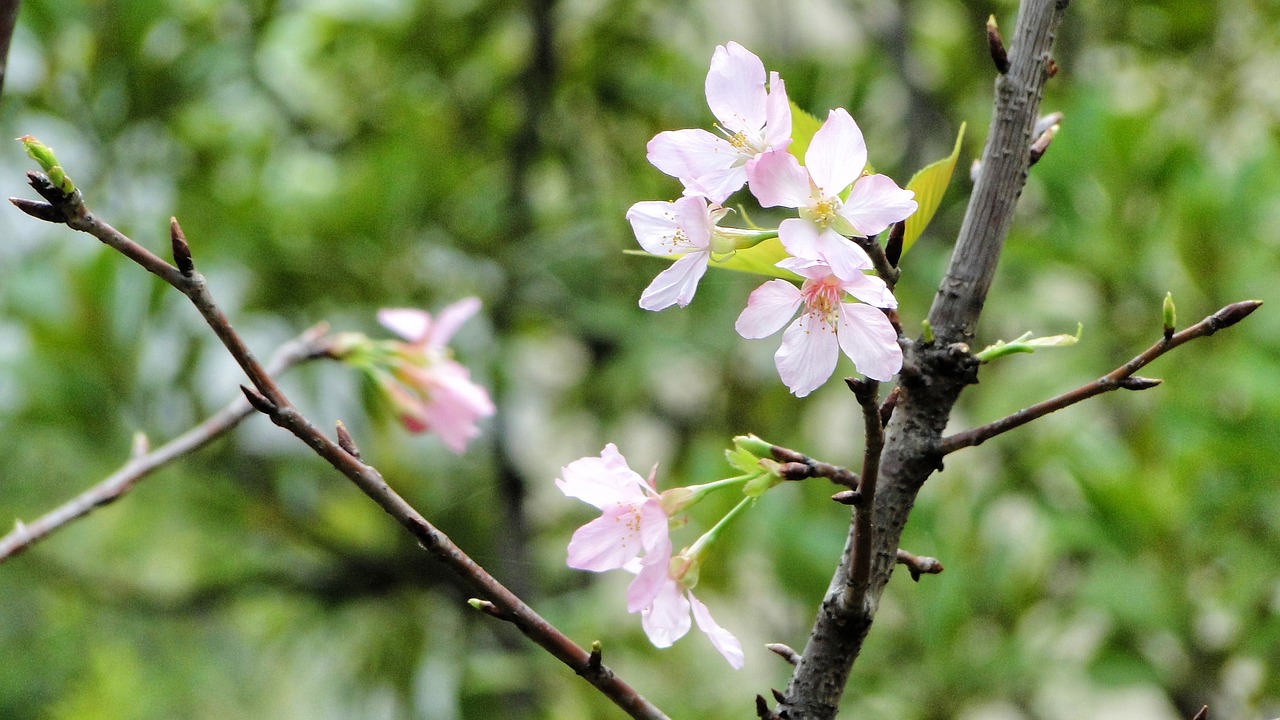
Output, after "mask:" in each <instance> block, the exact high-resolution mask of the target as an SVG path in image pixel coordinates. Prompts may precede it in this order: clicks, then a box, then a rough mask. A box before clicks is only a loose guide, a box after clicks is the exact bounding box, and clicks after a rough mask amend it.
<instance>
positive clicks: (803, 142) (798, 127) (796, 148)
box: [787, 102, 822, 165]
mask: <svg viewBox="0 0 1280 720" xmlns="http://www.w3.org/2000/svg"><path fill="white" fill-rule="evenodd" d="M820 127H822V121H821V120H819V119H818V118H816V117H814V116H812V115H810V114H809V113H807V112H805V111H804V110H802V109H801V108H800V106H799V105H796V104H795V103H794V102H791V144H790V145H788V146H787V152H789V153H791V154H792V155H795V156H796V159H797V160H799V161H800V164H801V165H803V164H804V154H805V151H807V150H808V149H809V143H810V142H812V141H813V135H814V133H816V132H818V128H820Z"/></svg>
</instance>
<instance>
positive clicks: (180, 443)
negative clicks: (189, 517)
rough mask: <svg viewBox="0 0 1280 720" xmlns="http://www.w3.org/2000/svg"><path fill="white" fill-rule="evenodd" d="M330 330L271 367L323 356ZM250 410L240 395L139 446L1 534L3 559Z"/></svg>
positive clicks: (287, 349) (289, 348)
mask: <svg viewBox="0 0 1280 720" xmlns="http://www.w3.org/2000/svg"><path fill="white" fill-rule="evenodd" d="M326 332H328V326H327V325H325V324H320V325H316V326H315V327H312V328H311V329H309V330H307V331H306V332H304V333H302V335H300V336H298V337H297V338H296V339H294V340H292V341H290V342H288V343H286V344H285V345H282V346H281V347H280V349H279V350H278V351H276V355H275V357H274V358H273V359H272V360H271V363H270V365H269V369H270V371H271V372H272V373H276V374H278V373H282V372H285V371H287V370H288V369H290V368H292V367H293V366H295V365H298V364H299V363H302V362H306V361H308V360H313V359H316V358H319V357H323V356H324V355H325V353H326V350H327V343H326V342H324V335H325V333H326ZM252 412H253V409H252V408H251V407H249V403H248V402H246V401H245V400H244V398H237V399H236V400H234V401H233V402H231V403H230V404H228V405H227V406H226V407H224V408H223V409H222V410H220V411H218V412H217V413H215V414H214V415H212V416H211V417H209V418H208V419H207V420H205V421H204V422H202V423H200V424H199V425H197V426H195V427H193V428H191V429H190V430H188V431H187V432H185V433H183V434H181V435H179V436H178V437H176V438H174V439H173V440H170V441H169V442H167V443H165V444H164V445H161V446H160V447H158V448H156V449H154V450H151V451H147V450H145V448H144V449H142V452H138V451H137V447H136V445H135V450H134V451H133V452H132V453H131V456H130V458H129V461H128V462H127V463H125V464H124V465H123V466H122V467H121V468H120V469H119V470H117V471H115V472H114V473H112V474H111V475H110V476H108V477H107V478H105V479H103V480H102V481H101V482H99V483H97V484H96V485H94V486H93V487H90V488H89V489H87V490H85V491H84V492H82V493H80V494H79V495H77V496H75V497H74V498H72V499H70V500H68V501H67V502H65V503H63V504H62V505H59V506H58V507H57V508H55V509H53V510H51V511H49V512H48V513H45V514H44V515H42V516H41V517H40V518H39V519H37V520H33V521H31V522H29V523H23V522H22V521H21V520H19V521H16V522H15V523H14V529H13V530H12V531H11V532H10V533H9V534H8V535H5V536H4V537H2V538H0V563H3V562H4V561H5V560H8V559H9V558H11V557H13V556H14V555H17V554H19V553H21V552H22V551H24V550H26V549H27V548H29V547H31V545H33V544H35V543H36V542H39V541H40V540H43V539H44V538H46V537H48V536H49V535H51V534H53V533H54V532H56V531H57V530H59V529H61V528H63V527H65V526H67V525H68V524H70V523H71V522H73V521H75V520H77V519H79V518H82V517H84V516H86V515H88V514H89V513H91V512H93V511H94V510H96V509H97V508H99V507H102V506H103V505H109V504H111V503H113V502H115V501H116V500H119V499H120V498H121V497H123V496H124V495H125V494H126V493H128V492H129V491H130V490H132V489H133V487H134V486H135V485H137V484H138V482H139V481H140V480H142V479H143V478H145V477H146V476H148V475H150V474H151V473H153V472H155V471H156V470H159V469H160V468H162V467H164V466H166V465H168V464H169V463H172V462H173V461H174V460H177V459H178V458H181V457H184V456H186V455H188V454H190V453H193V452H195V451H197V450H199V449H200V448H202V447H204V446H205V445H208V444H209V443H210V442H212V441H214V440H215V439H217V438H218V437H221V436H222V435H223V434H225V433H226V432H228V431H229V430H231V429H232V428H234V427H236V426H237V425H239V424H240V422H241V421H242V420H244V419H245V418H246V417H248V416H249V415H250V414H251V413H252Z"/></svg>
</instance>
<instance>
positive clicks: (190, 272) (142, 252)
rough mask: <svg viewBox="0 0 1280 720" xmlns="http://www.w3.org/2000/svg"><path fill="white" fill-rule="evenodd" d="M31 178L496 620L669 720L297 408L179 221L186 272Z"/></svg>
mask: <svg viewBox="0 0 1280 720" xmlns="http://www.w3.org/2000/svg"><path fill="white" fill-rule="evenodd" d="M29 177H31V179H32V186H33V187H35V188H36V190H37V192H40V194H41V195H42V196H43V197H44V198H45V199H46V200H48V201H49V203H50V204H51V205H52V206H53V207H54V209H55V210H57V211H59V213H60V214H61V215H62V216H63V217H65V218H66V220H65V222H66V224H67V226H68V227H70V228H72V229H74V230H79V231H81V232H85V233H88V234H90V235H93V236H94V237H96V238H98V239H99V240H101V241H102V242H103V243H105V244H107V245H109V246H111V247H112V248H114V249H116V250H118V251H120V252H121V253H122V254H124V255H125V256H126V257H128V258H129V259H131V260H133V261H134V262H136V263H138V264H139V265H141V266H142V267H143V268H144V269H146V270H147V271H148V272H151V273H152V274H154V275H156V276H157V277H159V278H161V279H162V280H164V281H165V282H167V283H168V284H170V285H172V286H173V287H174V288H176V289H177V290H179V291H180V292H182V294H184V295H186V296H187V298H188V299H190V300H191V303H192V304H193V305H195V307H196V310H197V311H198V312H199V313H200V315H201V316H202V317H203V318H204V320H205V322H206V323H208V324H209V327H210V328H211V329H212V330H213V332H214V334H216V335H217V336H218V339H219V340H221V341H222V343H223V345H224V346H225V347H226V349H227V352H229V353H230V354H231V356H232V357H233V358H234V359H235V361H236V362H237V363H238V364H239V365H240V367H241V368H242V369H243V370H244V372H245V374H246V375H247V376H248V378H249V380H250V382H251V383H252V385H253V387H252V388H247V387H243V386H242V389H243V390H244V391H245V396H246V398H247V399H248V401H249V403H250V404H252V405H254V406H255V407H256V408H257V409H258V410H259V411H261V412H262V413H263V414H265V415H267V416H268V417H270V418H271V421H272V422H274V423H275V424H276V425H279V426H280V427H282V428H284V429H286V430H288V431H289V432H290V433H292V434H293V435H294V436H295V437H297V438H298V439H300V440H302V441H303V442H304V443H306V444H307V446H308V447H310V448H311V449H312V450H313V451H315V453H316V454H317V455H319V456H320V457H322V458H323V459H324V460H325V461H327V462H328V463H329V464H330V465H332V466H333V467H334V468H335V469H336V470H338V472H340V473H342V474H343V475H345V476H346V477H347V478H348V479H349V480H351V482H352V483H354V484H355V485H356V487H358V488H359V489H360V490H361V492H363V493H364V494H365V495H367V496H368V497H369V498H370V499H371V500H373V501H374V502H375V503H377V504H378V506H379V507H381V508H382V509H383V510H384V511H386V513H387V514H388V515H390V516H391V517H392V519H394V520H395V521H396V522H397V523H399V524H400V525H401V526H402V527H404V528H405V529H406V530H408V531H409V533H410V534H411V535H412V536H413V537H414V538H415V539H417V541H418V543H419V544H421V545H422V547H423V548H424V549H426V550H427V551H428V552H430V553H431V554H432V555H434V556H435V557H436V559H438V560H440V561H441V562H442V563H444V564H445V566H446V567H448V568H449V569H450V570H452V571H453V572H454V573H456V574H457V575H458V576H459V577H460V578H461V579H462V580H463V581H464V582H465V583H466V584H467V585H468V586H470V587H471V588H472V589H473V590H474V591H475V592H477V593H478V594H479V595H481V596H482V597H481V598H480V600H481V601H482V602H487V603H490V604H492V605H493V611H492V612H491V614H493V615H495V616H496V617H499V618H501V619H503V620H505V621H507V622H509V623H511V624H512V625H514V626H515V627H516V628H517V629H518V630H519V631H520V632H521V633H523V634H524V635H525V636H526V637H528V638H529V639H530V640H532V641H533V642H534V643H535V644H537V645H538V646H539V647H541V648H543V649H544V650H546V651H547V652H549V653H551V655H552V656H554V657H555V658H556V659H558V660H560V661H561V662H563V663H564V664H565V665H568V666H569V668H570V669H572V670H573V671H574V672H575V673H577V674H578V675H580V676H582V677H583V678H584V679H585V680H586V681H587V682H589V683H591V684H592V685H593V686H595V687H596V688H597V689H598V690H600V692H601V693H603V694H604V695H605V696H606V697H608V698H609V699H610V700H611V701H613V703H614V704H616V705H617V706H618V707H620V708H622V710H624V711H625V712H626V713H627V714H629V715H630V716H631V717H634V718H639V719H643V720H666V717H667V716H666V715H665V714H663V713H662V711H661V710H659V709H658V708H657V707H656V706H654V705H653V704H652V703H650V702H649V701H648V700H646V699H645V698H644V697H643V696H641V695H640V694H639V693H638V692H636V691H635V689H633V688H632V687H631V686H630V685H628V684H627V683H626V682H624V681H623V680H622V679H621V678H619V677H617V675H615V674H614V673H613V671H612V670H610V669H609V668H607V667H605V666H603V665H601V664H599V663H595V662H593V661H592V660H591V656H590V654H589V653H588V652H587V651H586V650H584V649H583V648H582V647H581V646H579V645H577V644H576V643H574V642H573V641H572V640H570V639H569V638H568V637H567V636H566V635H565V634H564V633H562V632H560V630H559V629H557V628H556V627H555V626H553V625H552V624H551V623H549V622H547V621H546V620H545V619H543V618H542V616H540V615H538V613H536V612H535V611H534V610H533V609H532V608H530V607H529V606H528V605H527V604H525V602H524V601H523V600H521V599H520V598H519V597H517V596H516V595H515V593H513V592H511V591H510V590H509V589H507V588H506V587H505V586H504V585H503V584H502V583H500V582H498V580H497V579H496V578H494V577H493V576H492V575H490V574H489V573H488V572H487V571H486V570H485V569H484V568H482V567H481V566H480V565H479V564H477V563H476V562H475V561H474V560H472V559H471V558H470V557H469V556H467V554H466V553H465V552H463V551H462V549H461V548H459V547H458V546H457V545H456V544H454V542H453V541H452V540H451V539H450V538H449V537H448V536H447V535H445V534H444V533H443V532H441V531H440V530H438V529H437V528H436V527H435V526H434V525H432V524H431V523H430V522H428V521H427V519H426V518H424V517H423V516H422V515H421V514H420V513H419V512H418V511H417V510H416V509H414V508H413V506H411V505H410V504H409V503H408V502H406V501H405V500H404V498H402V497H400V495H399V494H397V493H396V491H395V490H393V489H392V488H391V486H389V485H388V484H387V482H386V481H385V480H384V479H383V477H382V474H381V473H379V472H378V470H377V469H376V468H374V467H373V466H372V465H368V464H366V463H364V462H363V461H362V460H361V459H360V458H359V457H357V456H355V455H354V454H352V453H351V452H348V451H347V450H345V449H343V447H342V446H341V445H339V444H338V442H336V441H334V440H332V439H330V438H329V437H328V436H326V435H325V434H324V433H323V432H321V431H320V430H319V429H318V428H317V427H316V426H315V425H314V424H312V423H311V421H310V420H308V419H307V418H306V417H305V416H303V414H302V413H301V412H299V411H298V409H297V408H296V407H294V406H293V404H292V403H291V402H289V399H288V397H286V396H285V394H284V392H283V391H282V390H280V388H279V387H278V386H277V385H276V383H275V381H274V380H273V379H272V378H271V375H270V374H269V373H268V372H266V370H265V369H264V368H263V367H262V366H261V365H260V364H259V363H258V361H257V359H256V358H255V357H254V356H253V353H252V352H251V351H250V350H249V348H248V346H247V345H245V343H244V341H243V340H242V339H241V337H240V336H239V334H237V333H236V331H235V329H234V328H232V327H231V323H230V322H229V321H228V319H227V317H226V314H225V313H223V312H222V309H221V308H220V307H219V306H218V304H217V303H216V302H215V300H214V298H213V295H212V293H211V292H210V291H209V287H208V284H207V283H206V282H205V279H204V277H203V276H202V275H201V274H200V273H199V272H197V271H196V269H195V264H194V262H193V261H192V260H191V258H190V247H189V246H188V245H187V243H186V239H185V236H183V233H182V231H181V228H179V227H178V224H177V220H171V221H170V239H171V242H172V245H173V247H174V250H175V251H176V252H177V253H178V255H179V258H180V259H179V262H180V263H182V265H183V269H182V270H180V269H179V268H177V267H175V266H173V265H171V264H169V263H168V262H166V261H165V260H163V259H161V258H160V257H158V256H157V255H155V254H154V253H152V252H151V251H150V250H147V249H146V248H144V247H142V246H141V245H138V244H137V243H135V242H134V241H133V240H130V239H129V238H128V237H126V236H125V235H124V234H122V233H121V232H120V231H118V230H116V229H115V228H113V227H111V226H110V225H108V224H107V223H105V222H103V221H102V220H100V219H99V218H97V217H96V216H94V215H93V213H91V212H89V210H88V208H86V207H85V205H84V203H83V201H82V199H81V196H80V192H79V191H78V190H77V191H76V192H74V193H72V194H71V195H62V194H61V193H59V192H57V191H56V189H55V190H54V191H52V192H49V191H48V188H47V187H45V186H48V185H49V183H48V180H47V178H44V176H42V175H40V174H39V173H29ZM15 204H17V203H15ZM180 239H181V241H180Z"/></svg>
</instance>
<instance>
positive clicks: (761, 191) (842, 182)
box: [747, 108, 916, 281]
mask: <svg viewBox="0 0 1280 720" xmlns="http://www.w3.org/2000/svg"><path fill="white" fill-rule="evenodd" d="M804 164H805V166H804V167H801V166H800V163H799V162H798V161H797V160H796V158H795V156H793V155H791V154H790V153H788V152H786V151H785V150H770V151H768V152H765V153H763V154H761V155H760V156H759V157H758V158H757V159H756V161H755V162H754V163H752V164H751V165H750V166H748V167H747V177H748V180H749V182H750V183H751V192H752V194H754V195H755V196H756V199H757V200H759V201H760V204H761V205H763V206H764V207H776V206H782V207H790V208H798V209H799V210H800V217H798V218H790V219H788V220H783V221H782V224H781V225H779V227H778V237H779V238H780V239H781V240H782V244H783V246H784V247H785V248H786V249H787V252H789V253H791V254H792V255H794V256H795V257H798V258H803V259H806V260H819V261H822V262H824V263H826V264H827V265H829V266H830V267H831V269H832V271H833V272H835V274H836V275H837V276H839V277H840V278H841V279H843V280H847V281H853V280H855V279H856V278H855V276H857V275H861V274H862V271H863V270H865V269H867V268H870V267H871V259H870V258H869V257H867V253H866V252H865V251H864V250H863V249H862V248H860V247H858V246H857V245H856V244H854V243H853V242H852V241H851V240H849V239H848V238H847V237H845V236H846V235H848V236H853V235H857V236H861V237H869V236H871V235H875V234H877V233H879V232H881V231H883V230H884V229H885V228H887V227H889V226H890V225H892V224H893V223H896V222H898V221H900V220H904V219H906V218H907V216H908V215H910V214H911V213H913V212H915V211H916V201H915V200H913V199H912V198H913V197H914V193H912V192H911V191H910V190H903V189H901V188H899V187H898V185H897V184H896V183H894V181H893V180H891V179H889V178H888V177H887V176H885V175H866V176H863V175H862V171H863V169H864V168H865V167H866V165H867V145H866V142H865V141H864V140H863V138H862V131H861V130H860V129H859V128H858V124H857V123H856V122H854V120H853V117H851V116H850V115H849V113H848V111H846V110H844V109H843V108H836V109H835V110H832V111H831V113H830V114H829V115H828V116H827V121H826V122H825V123H823V124H822V127H821V128H819V129H818V131H817V133H815V134H814V136H813V141H812V142H810V143H809V148H808V150H806V151H805V154H804ZM851 184H852V185H853V189H852V190H851V191H850V192H849V195H848V199H847V200H845V199H841V195H842V193H843V192H844V190H845V188H848V187H849V186H850V185H851Z"/></svg>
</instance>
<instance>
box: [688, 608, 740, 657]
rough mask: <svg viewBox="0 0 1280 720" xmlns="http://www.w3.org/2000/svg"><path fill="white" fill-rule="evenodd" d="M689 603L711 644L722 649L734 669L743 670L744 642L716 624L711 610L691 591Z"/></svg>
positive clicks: (694, 617) (695, 619)
mask: <svg viewBox="0 0 1280 720" xmlns="http://www.w3.org/2000/svg"><path fill="white" fill-rule="evenodd" d="M689 605H690V606H691V607H692V609H693V620H694V622H696V623H698V629H699V630H701V631H702V632H704V633H706V634H707V637H709V638H711V644H712V645H714V646H715V648H716V650H719V651H720V654H721V655H723V656H724V659H725V660H728V661H729V665H730V666H732V667H733V669H734V670H741V669H742V665H743V664H744V662H745V660H746V657H745V655H744V654H743V652H742V643H741V642H738V638H736V637H734V636H733V633H731V632H729V631H728V630H725V629H724V628H722V627H720V626H719V625H717V624H716V621H715V620H713V619H712V618H711V611H710V610H708V609H707V606H706V605H703V604H702V603H701V602H700V601H699V600H698V598H696V597H694V596H693V593H692V592H690V593H689Z"/></svg>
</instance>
